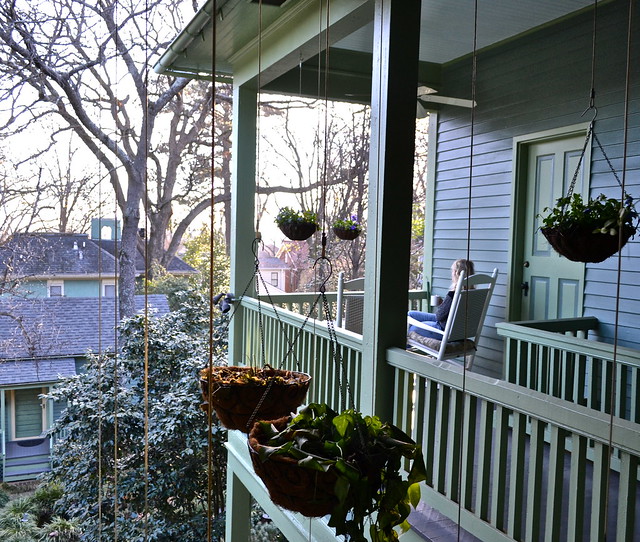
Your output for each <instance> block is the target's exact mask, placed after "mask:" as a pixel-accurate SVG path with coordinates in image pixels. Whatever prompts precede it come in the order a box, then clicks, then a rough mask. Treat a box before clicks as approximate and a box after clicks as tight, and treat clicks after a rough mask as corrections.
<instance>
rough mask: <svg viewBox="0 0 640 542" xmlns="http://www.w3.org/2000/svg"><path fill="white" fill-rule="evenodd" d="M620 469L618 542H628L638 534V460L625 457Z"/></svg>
mask: <svg viewBox="0 0 640 542" xmlns="http://www.w3.org/2000/svg"><path fill="white" fill-rule="evenodd" d="M621 463H622V465H621V468H620V479H621V480H622V481H623V483H622V484H621V485H620V490H619V493H618V521H617V526H618V530H617V532H616V542H627V541H628V540H632V539H633V537H634V536H636V535H637V534H638V531H637V527H638V525H637V522H638V521H639V519H638V518H636V517H635V514H634V513H633V512H634V511H635V508H636V502H637V488H638V464H639V461H638V458H637V457H632V456H624V458H623V459H622V462H621Z"/></svg>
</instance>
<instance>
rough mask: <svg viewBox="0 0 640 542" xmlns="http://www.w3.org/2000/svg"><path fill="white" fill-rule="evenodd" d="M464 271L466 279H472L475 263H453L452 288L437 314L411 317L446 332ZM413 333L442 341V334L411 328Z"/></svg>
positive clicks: (411, 312)
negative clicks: (454, 297)
mask: <svg viewBox="0 0 640 542" xmlns="http://www.w3.org/2000/svg"><path fill="white" fill-rule="evenodd" d="M463 271H464V276H465V277H470V276H471V275H473V274H474V272H475V271H474V267H473V262H472V261H471V260H465V259H459V260H456V261H455V262H453V264H452V265H451V286H450V287H449V291H448V292H447V295H446V296H445V297H444V299H443V301H442V303H440V305H438V307H437V309H436V312H435V313H433V312H422V311H409V313H408V314H409V316H410V317H411V318H413V319H415V320H418V321H419V322H424V323H425V324H426V325H428V326H430V327H433V328H435V329H439V330H440V331H444V327H445V325H446V324H447V318H449V311H450V310H451V303H452V301H453V293H454V292H455V289H456V286H457V285H458V280H459V279H460V275H461V274H462V272H463ZM412 331H415V332H416V333H418V334H419V335H422V336H423V337H427V338H429V339H437V340H441V339H442V335H441V334H438V333H434V332H432V331H429V330H427V329H423V328H421V327H418V326H413V325H412V326H409V333H411V332H412Z"/></svg>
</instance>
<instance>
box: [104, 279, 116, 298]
mask: <svg viewBox="0 0 640 542" xmlns="http://www.w3.org/2000/svg"><path fill="white" fill-rule="evenodd" d="M102 297H116V283H115V281H112V282H103V283H102Z"/></svg>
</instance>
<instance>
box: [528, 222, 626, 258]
mask: <svg viewBox="0 0 640 542" xmlns="http://www.w3.org/2000/svg"><path fill="white" fill-rule="evenodd" d="M541 231H542V235H544V236H545V238H546V239H547V241H549V244H550V245H551V246H552V247H553V248H554V249H555V251H556V252H557V253H558V254H560V255H561V256H564V257H565V258H567V259H568V260H571V261H573V262H584V263H600V262H603V261H604V260H606V259H607V258H610V257H611V256H613V255H614V254H615V253H616V252H618V250H619V249H621V248H622V247H623V246H624V245H626V244H627V241H628V240H629V238H630V237H631V236H632V235H633V234H634V233H635V232H636V230H635V228H633V227H632V226H625V227H624V229H623V230H622V238H621V239H620V238H619V236H618V235H609V234H606V233H599V232H598V233H593V231H590V230H588V229H587V228H579V227H576V228H572V229H571V230H559V229H557V228H542V230H541Z"/></svg>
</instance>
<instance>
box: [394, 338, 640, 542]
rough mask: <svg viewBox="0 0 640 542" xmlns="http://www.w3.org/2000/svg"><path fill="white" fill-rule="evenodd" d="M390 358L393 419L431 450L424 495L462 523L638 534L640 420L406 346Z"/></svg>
mask: <svg viewBox="0 0 640 542" xmlns="http://www.w3.org/2000/svg"><path fill="white" fill-rule="evenodd" d="M387 358H388V362H389V363H390V364H391V365H392V366H393V367H394V368H395V389H396V392H395V393H396V401H395V404H396V405H397V406H396V411H395V414H394V423H395V424H396V425H398V426H399V427H401V428H403V429H404V430H405V431H406V432H407V433H409V434H410V435H411V436H412V437H413V438H414V439H415V440H416V441H417V442H419V443H421V444H422V447H423V451H424V454H425V462H426V465H427V469H428V479H427V481H426V484H425V488H424V491H423V499H424V500H425V501H426V502H428V503H429V504H430V505H431V506H434V507H435V508H438V509H439V510H440V511H442V512H443V513H445V514H446V515H448V516H449V517H450V518H452V519H454V520H458V519H459V520H460V525H461V527H462V528H463V529H465V530H467V531H469V532H471V533H472V534H474V535H475V536H476V537H478V538H480V539H481V540H485V541H491V542H494V541H507V540H517V541H521V540H522V541H525V540H526V541H529V540H543V539H544V540H563V541H568V542H584V541H591V542H596V541H601V540H605V531H606V540H612V541H613V540H615V541H617V542H628V541H630V540H634V536H637V532H636V531H635V529H636V526H637V525H638V520H639V518H638V517H637V511H636V510H637V506H636V499H637V494H638V465H639V461H640V439H638V432H639V431H640V426H639V425H638V424H637V423H633V422H631V421H628V420H624V419H620V418H618V417H611V416H609V415H608V414H606V413H603V412H597V411H594V410H593V409H591V408H588V407H586V406H582V405H579V404H576V403H571V402H568V401H566V400H563V399H560V398H557V397H553V396H550V395H548V394H547V393H543V392H539V391H536V390H531V389H526V388H523V387H522V386H519V385H516V384H513V383H509V382H505V381H502V380H495V379H490V378H488V377H485V376H483V375H478V374H475V373H471V372H468V371H467V372H466V374H463V372H462V369H461V368H460V367H458V366H457V365H454V364H450V363H447V362H433V361H428V360H427V359H426V358H425V357H423V356H420V355H418V354H414V353H411V352H406V351H405V350H401V349H397V348H393V349H390V350H389V351H388V353H387ZM610 439H611V440H610ZM588 450H590V452H591V453H590V454H587V451H588ZM611 451H615V452H616V456H617V457H618V458H619V462H620V469H619V472H614V471H613V470H612V469H611V467H610V460H609V457H610V455H611ZM589 493H590V497H589V496H588V494H589Z"/></svg>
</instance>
